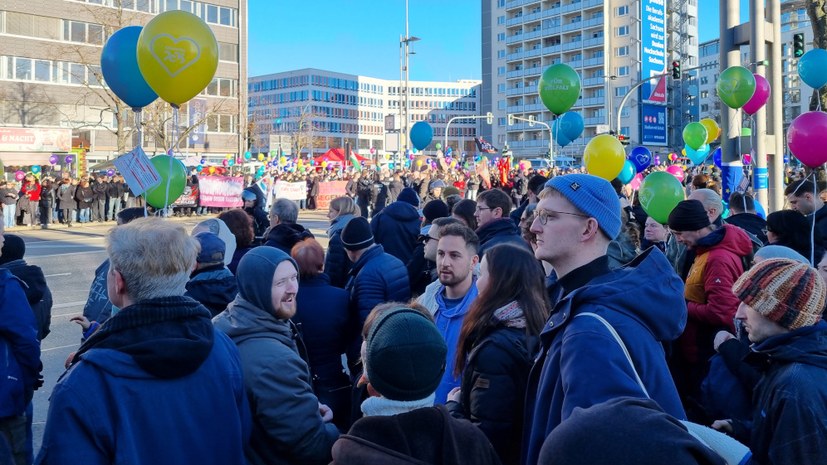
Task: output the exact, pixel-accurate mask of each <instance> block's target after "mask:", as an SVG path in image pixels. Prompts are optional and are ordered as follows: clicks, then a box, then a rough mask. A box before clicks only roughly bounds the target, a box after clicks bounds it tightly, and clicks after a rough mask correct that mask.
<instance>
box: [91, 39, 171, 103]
mask: <svg viewBox="0 0 827 465" xmlns="http://www.w3.org/2000/svg"><path fill="white" fill-rule="evenodd" d="M139 35H141V26H129V27H125V28H123V29H120V30H119V31H117V32H115V33H114V34H112V37H110V38H109V40H107V41H106V45H104V46H103V51H102V52H101V73H103V79H104V81H106V85H107V86H109V88H110V89H112V92H114V93H115V95H117V96H118V98H120V99H121V100H123V101H124V103H126V104H127V105H129V106H130V107H132V108H143V107H145V106H147V105H149V104H150V103H152V102H154V101H155V99H157V98H158V94H156V93H155V92H154V91H153V90H152V89H151V88H150V87H149V84H147V83H146V81H145V80H144V77H143V75H142V74H141V70H140V69H138V53H137V50H138V36H139Z"/></svg>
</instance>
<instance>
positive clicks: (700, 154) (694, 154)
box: [683, 144, 709, 165]
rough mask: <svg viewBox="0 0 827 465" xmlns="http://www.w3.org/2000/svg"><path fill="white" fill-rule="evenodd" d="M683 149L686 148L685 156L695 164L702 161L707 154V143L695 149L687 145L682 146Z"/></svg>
mask: <svg viewBox="0 0 827 465" xmlns="http://www.w3.org/2000/svg"><path fill="white" fill-rule="evenodd" d="M683 149H684V150H686V158H688V159H690V160H691V161H692V163H694V164H696V165H700V164H701V163H703V162H704V161H705V160H706V158H707V157H708V156H709V144H704V145H702V146H700V147H699V148H698V150H695V149H693V148H692V147H690V146H688V145H686V146H684V148H683Z"/></svg>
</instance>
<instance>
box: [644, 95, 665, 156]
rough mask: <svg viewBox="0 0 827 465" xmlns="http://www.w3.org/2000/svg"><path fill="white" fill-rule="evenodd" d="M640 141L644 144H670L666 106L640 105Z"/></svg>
mask: <svg viewBox="0 0 827 465" xmlns="http://www.w3.org/2000/svg"><path fill="white" fill-rule="evenodd" d="M640 121H641V125H640V143H641V144H643V145H660V146H666V145H669V144H668V141H667V135H666V134H667V131H666V107H665V106H662V105H650V104H647V103H644V104H641V105H640Z"/></svg>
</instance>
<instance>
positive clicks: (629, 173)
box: [617, 160, 637, 184]
mask: <svg viewBox="0 0 827 465" xmlns="http://www.w3.org/2000/svg"><path fill="white" fill-rule="evenodd" d="M635 175H637V168H635V164H634V163H632V162H631V161H630V160H626V163H624V164H623V169H622V170H620V174H618V175H617V180H618V181H620V182H622V183H623V184H629V183H630V182H632V179H635Z"/></svg>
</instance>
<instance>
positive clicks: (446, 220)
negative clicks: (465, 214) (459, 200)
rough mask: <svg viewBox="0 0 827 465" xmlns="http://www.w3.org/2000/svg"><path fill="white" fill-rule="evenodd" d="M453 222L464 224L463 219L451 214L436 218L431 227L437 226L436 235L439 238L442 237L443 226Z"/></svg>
mask: <svg viewBox="0 0 827 465" xmlns="http://www.w3.org/2000/svg"><path fill="white" fill-rule="evenodd" d="M451 224H458V225H462V221H460V220H458V219H456V218H453V217H450V216H445V217H442V218H437V219H435V220H434V222H433V223H431V227H432V228H436V237H437V238H439V237H440V232H441V231H442V228H444V227H446V226H448V225H451Z"/></svg>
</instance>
